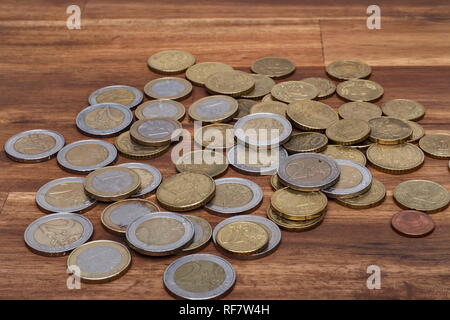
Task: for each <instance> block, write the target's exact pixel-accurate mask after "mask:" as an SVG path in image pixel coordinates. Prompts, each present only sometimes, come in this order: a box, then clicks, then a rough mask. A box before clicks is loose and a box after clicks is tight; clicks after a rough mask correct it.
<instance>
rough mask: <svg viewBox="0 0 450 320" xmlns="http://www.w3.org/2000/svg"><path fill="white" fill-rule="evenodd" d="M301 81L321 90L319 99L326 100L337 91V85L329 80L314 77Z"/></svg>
mask: <svg viewBox="0 0 450 320" xmlns="http://www.w3.org/2000/svg"><path fill="white" fill-rule="evenodd" d="M301 81H304V82H307V83H309V84H312V85H313V86H315V87H316V88H317V89H319V94H318V95H317V98H326V97H328V96H331V95H332V94H333V93H334V92H335V91H336V85H335V84H334V82H333V81H331V80H329V79H327V78H318V77H317V78H316V77H312V78H305V79H302V80H301Z"/></svg>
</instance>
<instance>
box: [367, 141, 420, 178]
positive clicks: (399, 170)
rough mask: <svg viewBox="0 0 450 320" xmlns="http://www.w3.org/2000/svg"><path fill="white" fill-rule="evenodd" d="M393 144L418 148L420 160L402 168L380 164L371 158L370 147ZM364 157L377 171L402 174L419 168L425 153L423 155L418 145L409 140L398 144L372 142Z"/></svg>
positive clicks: (382, 146)
mask: <svg viewBox="0 0 450 320" xmlns="http://www.w3.org/2000/svg"><path fill="white" fill-rule="evenodd" d="M395 146H410V147H412V148H413V149H415V150H418V151H419V157H420V158H421V161H420V162H419V163H418V164H417V165H415V166H413V167H408V168H405V169H402V168H393V167H387V166H382V165H380V164H378V163H375V162H374V161H373V158H371V156H370V151H371V150H372V149H374V148H378V147H381V148H384V147H387V148H390V147H395ZM366 157H367V161H369V163H370V164H371V165H372V166H373V167H374V168H376V169H377V170H379V171H382V172H386V173H391V174H403V173H409V172H412V171H415V170H416V169H418V168H420V167H421V166H422V165H423V163H424V162H425V155H424V153H423V151H422V150H421V149H420V148H419V147H417V146H415V145H414V144H412V143H409V142H405V143H402V144H398V145H383V144H378V143H374V144H372V145H371V146H370V147H369V148H368V149H367V151H366Z"/></svg>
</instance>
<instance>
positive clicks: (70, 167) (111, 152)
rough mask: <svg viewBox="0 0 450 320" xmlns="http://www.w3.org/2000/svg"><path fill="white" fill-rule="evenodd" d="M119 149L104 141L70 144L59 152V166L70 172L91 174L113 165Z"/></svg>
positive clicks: (81, 141)
mask: <svg viewBox="0 0 450 320" xmlns="http://www.w3.org/2000/svg"><path fill="white" fill-rule="evenodd" d="M116 159H117V149H116V148H115V147H114V145H112V144H111V143H109V142H106V141H102V140H80V141H76V142H72V143H71V144H68V145H67V146H65V147H64V148H62V149H61V151H59V152H58V156H57V160H58V164H59V165H60V166H61V167H62V168H64V169H65V170H67V171H69V172H75V173H85V174H86V173H89V172H91V171H94V170H96V169H99V168H103V167H105V166H108V165H110V164H112V163H113V162H114V161H116Z"/></svg>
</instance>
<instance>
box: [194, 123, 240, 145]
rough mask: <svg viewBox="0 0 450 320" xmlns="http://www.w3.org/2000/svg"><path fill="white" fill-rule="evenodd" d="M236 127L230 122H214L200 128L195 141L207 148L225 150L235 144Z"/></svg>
mask: <svg viewBox="0 0 450 320" xmlns="http://www.w3.org/2000/svg"><path fill="white" fill-rule="evenodd" d="M233 131H234V128H233V126H232V125H230V124H224V123H214V124H210V125H207V126H204V127H201V128H200V129H198V130H197V131H196V132H195V134H194V140H195V142H196V143H197V144H198V145H200V146H202V147H204V148H205V149H212V150H225V149H229V148H231V147H232V146H234V144H235V141H234V132H233Z"/></svg>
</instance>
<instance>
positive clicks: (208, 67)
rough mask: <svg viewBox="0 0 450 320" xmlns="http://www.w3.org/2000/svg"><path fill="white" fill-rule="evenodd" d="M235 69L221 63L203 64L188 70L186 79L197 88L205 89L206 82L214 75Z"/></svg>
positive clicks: (195, 65)
mask: <svg viewBox="0 0 450 320" xmlns="http://www.w3.org/2000/svg"><path fill="white" fill-rule="evenodd" d="M231 70H233V67H231V66H229V65H227V64H225V63H221V62H201V63H197V64H194V65H193V66H191V67H189V69H187V70H186V79H188V80H189V81H190V82H192V83H193V84H194V85H196V86H200V87H204V86H205V81H206V79H208V77H209V76H210V75H212V74H214V73H217V72H222V71H231Z"/></svg>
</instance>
